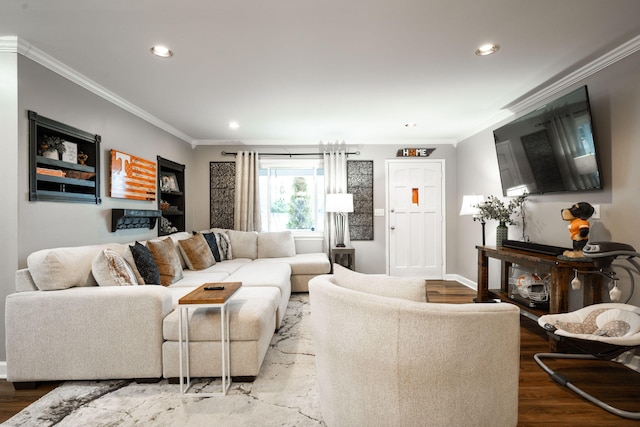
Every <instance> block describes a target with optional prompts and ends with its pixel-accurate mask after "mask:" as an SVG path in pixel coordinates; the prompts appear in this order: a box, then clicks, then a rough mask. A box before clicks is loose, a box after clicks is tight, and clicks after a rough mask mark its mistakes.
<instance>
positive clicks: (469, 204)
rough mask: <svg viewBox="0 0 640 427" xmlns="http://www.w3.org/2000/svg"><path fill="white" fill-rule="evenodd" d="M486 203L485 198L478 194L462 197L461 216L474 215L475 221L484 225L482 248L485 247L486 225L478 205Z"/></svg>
mask: <svg viewBox="0 0 640 427" xmlns="http://www.w3.org/2000/svg"><path fill="white" fill-rule="evenodd" d="M483 202H484V196H482V195H478V194H472V195H465V196H462V208H461V209H460V215H473V220H474V221H480V224H482V246H484V245H485V239H484V225H485V221H484V218H483V217H482V214H481V212H480V208H479V207H478V205H480V204H481V203H483Z"/></svg>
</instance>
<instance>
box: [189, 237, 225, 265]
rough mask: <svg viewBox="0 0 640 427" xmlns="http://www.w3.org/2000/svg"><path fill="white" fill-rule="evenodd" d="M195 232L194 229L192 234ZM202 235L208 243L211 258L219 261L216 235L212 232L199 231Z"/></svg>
mask: <svg viewBox="0 0 640 427" xmlns="http://www.w3.org/2000/svg"><path fill="white" fill-rule="evenodd" d="M196 233H197V232H196V231H194V232H193V234H196ZM201 234H202V236H203V237H204V240H206V241H207V244H208V245H209V249H211V253H212V254H213V259H214V260H215V261H216V262H220V251H219V250H218V244H217V243H216V236H215V235H214V234H213V233H201Z"/></svg>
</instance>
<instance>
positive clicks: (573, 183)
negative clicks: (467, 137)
mask: <svg viewBox="0 0 640 427" xmlns="http://www.w3.org/2000/svg"><path fill="white" fill-rule="evenodd" d="M592 129H593V126H592V121H591V108H590V104H589V94H588V92H587V87H586V86H582V87H581V88H579V89H576V90H574V91H573V92H571V93H568V94H566V95H563V96H561V97H559V98H557V99H555V100H553V101H551V102H549V103H547V104H546V105H544V106H542V107H540V108H538V109H537V110H535V111H533V112H531V113H529V114H527V115H525V116H523V117H520V118H518V119H516V120H513V121H512V122H510V123H508V124H506V125H504V126H502V127H500V128H498V129H496V130H494V131H493V136H494V140H495V145H496V153H497V156H498V166H499V167H500V180H501V181H502V192H503V194H504V195H505V196H517V195H520V194H523V193H525V192H526V193H529V194H544V193H558V192H563V191H589V190H599V189H602V182H601V174H600V164H599V161H598V153H597V150H596V142H595V141H594V136H593V135H594V134H593V131H592Z"/></svg>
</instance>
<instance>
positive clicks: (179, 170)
mask: <svg viewBox="0 0 640 427" xmlns="http://www.w3.org/2000/svg"><path fill="white" fill-rule="evenodd" d="M184 170H185V167H184V165H181V164H180V163H176V162H173V161H171V160H168V159H165V158H162V157H160V156H158V194H159V195H160V197H159V198H158V208H159V209H160V211H161V213H162V217H161V219H160V225H159V226H158V235H159V236H165V235H167V234H171V232H172V229H171V228H170V227H175V229H176V230H177V231H185V230H186V228H185V226H186V214H185V176H184V175H185V173H184ZM167 182H170V184H167ZM171 186H173V187H174V189H171V190H169V188H171ZM176 187H177V189H175V188H176ZM168 224H170V225H168Z"/></svg>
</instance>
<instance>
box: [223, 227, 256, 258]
mask: <svg viewBox="0 0 640 427" xmlns="http://www.w3.org/2000/svg"><path fill="white" fill-rule="evenodd" d="M227 235H228V236H229V240H230V241H231V247H232V248H233V256H234V257H235V258H249V259H256V258H258V233H257V232H255V231H238V230H229V231H227Z"/></svg>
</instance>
